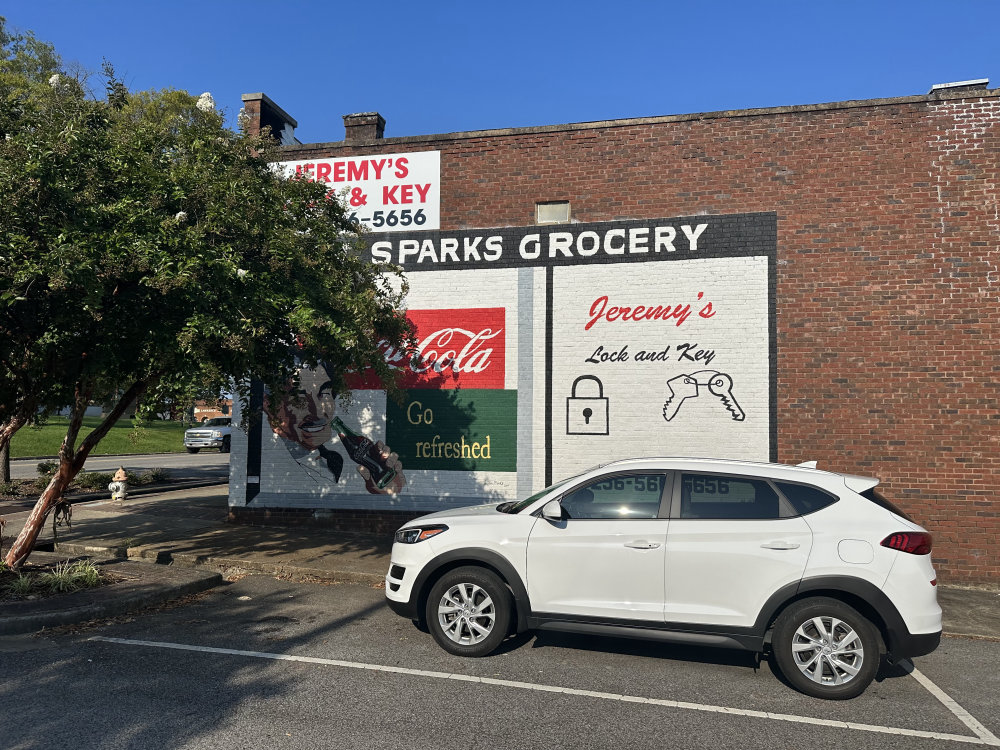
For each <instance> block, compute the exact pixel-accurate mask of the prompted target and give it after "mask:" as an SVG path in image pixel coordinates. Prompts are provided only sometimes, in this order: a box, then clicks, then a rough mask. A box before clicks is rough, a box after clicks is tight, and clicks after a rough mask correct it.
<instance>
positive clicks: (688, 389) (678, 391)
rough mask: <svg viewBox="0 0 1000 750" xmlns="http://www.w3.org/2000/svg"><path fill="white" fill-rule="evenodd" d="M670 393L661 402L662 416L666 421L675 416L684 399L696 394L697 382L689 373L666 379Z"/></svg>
mask: <svg viewBox="0 0 1000 750" xmlns="http://www.w3.org/2000/svg"><path fill="white" fill-rule="evenodd" d="M667 388H669V389H670V395H669V396H667V400H666V401H664V402H663V418H664V419H665V420H667V421H668V422H669V421H670V420H671V419H673V418H674V417H676V416H677V412H678V410H679V409H680V408H681V404H683V403H684V400H685V399H689V398H693V397H694V396H697V395H698V383H697V381H696V380H695V379H694V378H692V377H691V376H690V375H678V376H677V377H676V378H671V379H670V380H668V381H667Z"/></svg>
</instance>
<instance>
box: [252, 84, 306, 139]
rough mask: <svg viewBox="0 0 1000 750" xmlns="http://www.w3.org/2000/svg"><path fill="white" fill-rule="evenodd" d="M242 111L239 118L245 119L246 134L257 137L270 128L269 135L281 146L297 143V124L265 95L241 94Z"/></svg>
mask: <svg viewBox="0 0 1000 750" xmlns="http://www.w3.org/2000/svg"><path fill="white" fill-rule="evenodd" d="M242 99H243V111H242V112H240V117H241V118H245V119H246V128H247V132H248V133H250V135H259V134H260V131H261V130H263V129H264V128H266V127H269V128H271V135H272V136H273V137H274V138H275V139H276V140H277V141H278V142H279V143H281V145H283V146H290V145H292V144H295V143H298V142H299V141H298V140H297V139H296V138H295V128H297V127H298V126H299V123H298V122H297V121H296V120H295V118H293V117H292V116H291V115H290V114H288V113H287V112H286V111H285V110H283V109H282V108H281V107H279V106H278V105H277V104H275V103H274V102H273V101H271V97H269V96H268V95H267V94H262V93H257V94H243V97H242Z"/></svg>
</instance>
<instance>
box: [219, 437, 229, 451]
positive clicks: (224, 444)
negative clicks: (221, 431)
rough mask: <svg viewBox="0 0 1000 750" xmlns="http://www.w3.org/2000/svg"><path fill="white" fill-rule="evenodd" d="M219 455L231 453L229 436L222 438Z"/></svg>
mask: <svg viewBox="0 0 1000 750" xmlns="http://www.w3.org/2000/svg"><path fill="white" fill-rule="evenodd" d="M219 453H229V436H228V435H226V437H224V438H222V447H220V448H219Z"/></svg>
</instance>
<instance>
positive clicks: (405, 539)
mask: <svg viewBox="0 0 1000 750" xmlns="http://www.w3.org/2000/svg"><path fill="white" fill-rule="evenodd" d="M447 530H448V527H447V526H445V525H444V524H443V523H439V524H436V525H434V526H410V527H408V528H405V529H400V530H399V531H397V532H396V541H397V542H401V543H402V544H416V543H417V542H422V541H424V539H430V538H431V537H432V536H437V535H438V534H440V533H441V532H442V531H447Z"/></svg>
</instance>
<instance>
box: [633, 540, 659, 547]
mask: <svg viewBox="0 0 1000 750" xmlns="http://www.w3.org/2000/svg"><path fill="white" fill-rule="evenodd" d="M625 546H626V547H630V548H632V549H656V548H657V547H659V546H660V543H659V542H647V541H644V540H642V539H640V540H637V541H634V542H625Z"/></svg>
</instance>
